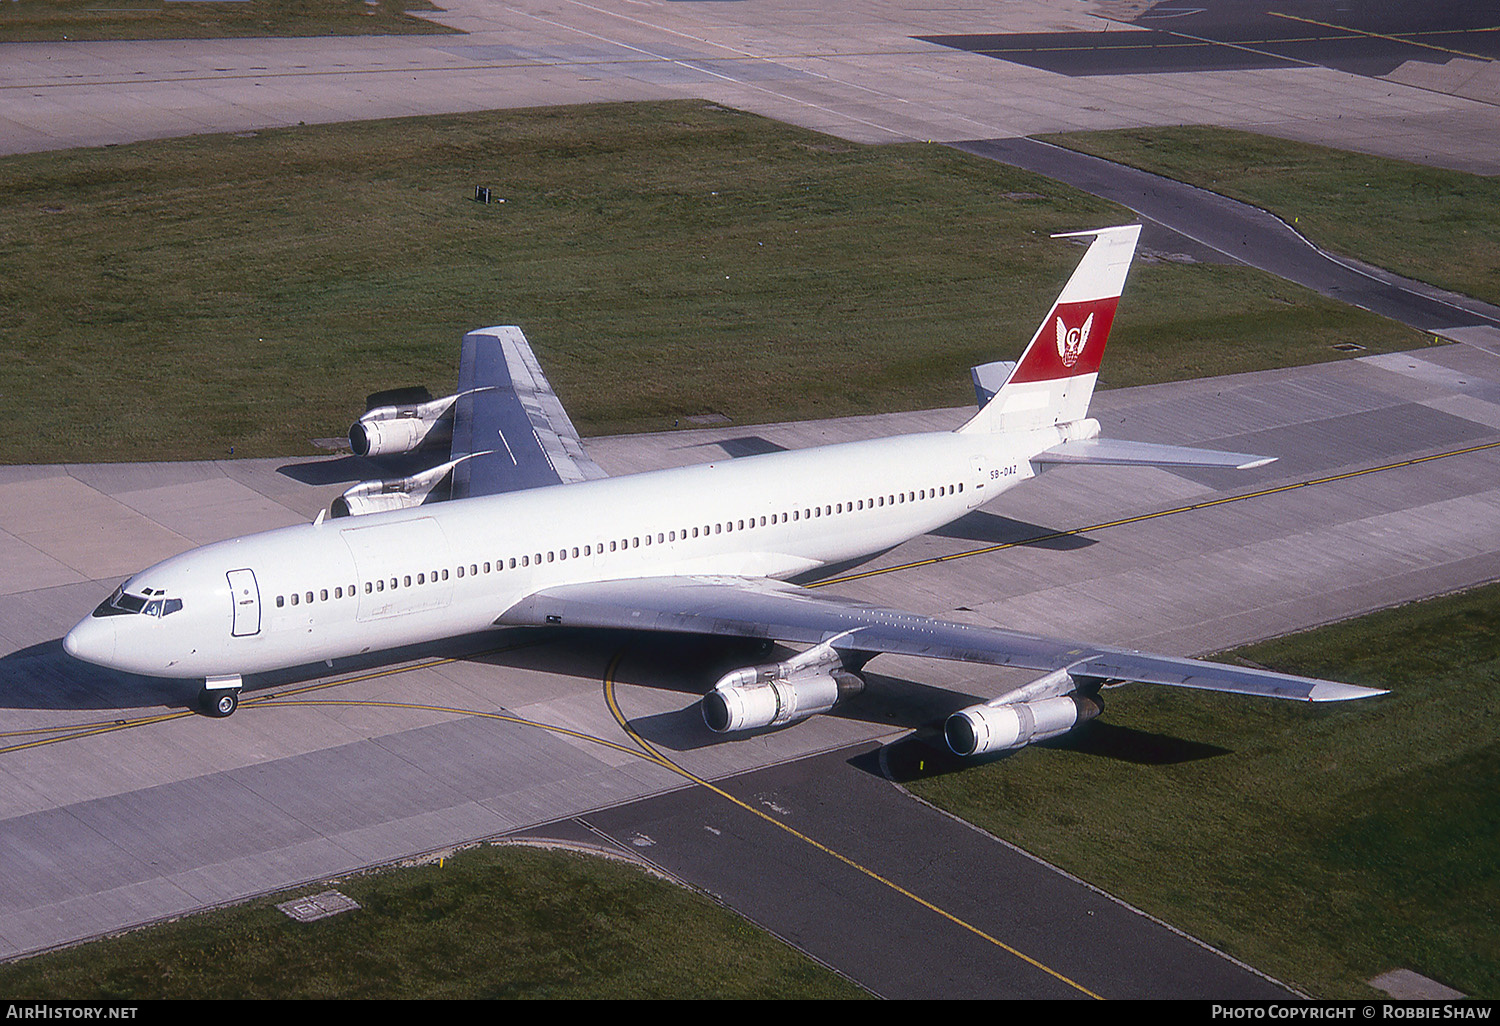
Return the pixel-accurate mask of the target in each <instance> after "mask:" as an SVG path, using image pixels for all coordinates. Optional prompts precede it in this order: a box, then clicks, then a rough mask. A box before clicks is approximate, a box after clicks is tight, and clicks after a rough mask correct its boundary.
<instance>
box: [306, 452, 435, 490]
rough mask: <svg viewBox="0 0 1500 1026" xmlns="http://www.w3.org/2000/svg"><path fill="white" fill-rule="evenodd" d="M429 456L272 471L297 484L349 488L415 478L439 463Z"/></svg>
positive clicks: (347, 459)
mask: <svg viewBox="0 0 1500 1026" xmlns="http://www.w3.org/2000/svg"><path fill="white" fill-rule="evenodd" d="M441 462H442V460H441V459H435V458H434V457H433V454H432V453H420V452H419V453H410V454H407V455H404V456H382V457H381V458H380V459H379V460H378V461H377V460H371V459H366V458H365V457H363V456H352V455H348V456H336V457H334V458H332V459H325V460H313V461H310V462H307V463H288V464H286V465H284V466H280V467H277V468H276V473H278V474H280V475H282V476H283V477H289V478H291V479H292V480H293V481H296V482H297V483H298V484H305V485H314V486H316V485H331V484H353V483H354V482H357V481H374V480H376V479H382V480H383V479H385V478H392V477H405V476H407V475H409V474H418V473H421V472H422V471H424V470H426V469H428V468H429V467H435V466H437V465H438V464H439V463H441Z"/></svg>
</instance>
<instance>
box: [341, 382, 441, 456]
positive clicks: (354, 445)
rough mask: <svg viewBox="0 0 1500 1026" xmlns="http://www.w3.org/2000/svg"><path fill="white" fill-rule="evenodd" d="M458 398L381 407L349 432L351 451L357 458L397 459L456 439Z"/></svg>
mask: <svg viewBox="0 0 1500 1026" xmlns="http://www.w3.org/2000/svg"><path fill="white" fill-rule="evenodd" d="M457 399H458V396H456V395H450V396H446V397H445V398H442V399H432V400H429V401H428V402H422V403H410V404H402V405H399V406H377V407H374V408H373V409H370V410H367V411H365V414H364V416H362V417H360V418H359V420H357V421H355V422H354V424H353V426H352V427H350V428H349V447H350V448H351V449H353V450H354V455H356V456H397V455H400V454H401V453H407V452H413V451H415V450H416V449H419V448H422V447H424V446H429V445H439V444H442V443H445V442H448V441H449V440H451V439H452V437H453V415H452V411H453V404H454V402H455V401H456V400H457Z"/></svg>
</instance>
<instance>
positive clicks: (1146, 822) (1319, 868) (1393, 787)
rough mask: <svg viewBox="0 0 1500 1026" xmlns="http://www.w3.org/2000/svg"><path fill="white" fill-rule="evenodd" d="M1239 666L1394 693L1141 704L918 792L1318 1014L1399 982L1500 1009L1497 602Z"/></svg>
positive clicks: (1354, 627)
mask: <svg viewBox="0 0 1500 1026" xmlns="http://www.w3.org/2000/svg"><path fill="white" fill-rule="evenodd" d="M1236 655H1237V656H1239V657H1242V658H1246V659H1249V660H1252V661H1253V662H1255V663H1258V664H1260V665H1264V666H1270V667H1272V668H1274V669H1278V670H1284V671H1289V672H1294V673H1300V674H1307V675H1312V676H1320V677H1328V678H1333V679H1335V680H1343V681H1349V682H1352V683H1358V684H1365V685H1371V686H1376V687H1386V688H1390V689H1392V693H1391V694H1390V695H1386V696H1382V697H1379V698H1374V699H1369V700H1366V701H1362V702H1350V703H1341V704H1338V705H1333V706H1305V705H1300V704H1295V703H1283V702H1274V701H1266V700H1263V699H1253V698H1237V697H1235V696H1230V695H1214V694H1206V693H1197V692H1184V691H1177V690H1174V689H1170V688H1148V687H1144V686H1135V687H1127V688H1122V689H1119V690H1116V691H1113V692H1110V693H1108V694H1107V696H1106V704H1105V712H1104V716H1103V718H1102V719H1100V720H1098V721H1095V722H1094V723H1093V724H1090V727H1089V728H1088V730H1087V732H1086V733H1084V734H1083V735H1081V736H1080V737H1079V738H1077V739H1075V740H1065V741H1062V742H1059V743H1055V744H1044V745H1042V746H1039V747H1032V748H1028V749H1024V750H1023V751H1021V752H1019V753H1017V754H1015V755H1013V756H1011V757H1009V758H1001V759H997V760H994V761H992V762H989V763H988V764H985V765H981V766H973V767H969V768H965V769H964V770H963V771H962V772H955V773H950V774H948V775H945V776H938V777H933V778H929V779H927V780H923V781H918V782H914V783H912V784H911V785H909V786H911V788H912V790H914V791H915V792H916V793H917V794H919V795H920V796H922V797H923V798H926V799H928V800H929V801H932V802H934V803H935V804H938V805H940V806H941V807H943V808H945V809H948V810H950V811H952V812H954V813H955V814H957V815H959V816H961V817H962V818H964V819H966V820H968V821H970V822H972V823H976V824H978V825H979V826H982V827H984V828H985V829H987V830H989V831H991V832H993V833H995V834H997V835H998V836H1000V837H1003V838H1005V839H1006V840H1009V841H1012V842H1014V843H1016V844H1018V845H1020V846H1021V847H1023V848H1025V849H1026V850H1027V851H1030V852H1033V853H1035V854H1037V855H1039V856H1040V857H1042V858H1044V859H1046V860H1048V861H1050V862H1053V863H1055V864H1056V865H1059V866H1061V867H1062V868H1064V869H1066V870H1069V871H1070V872H1072V873H1075V874H1077V875H1079V876H1081V877H1083V878H1084V879H1085V880H1088V881H1089V882H1090V883H1092V884H1095V885H1097V886H1099V887H1102V888H1104V889H1105V890H1107V891H1109V892H1110V893H1112V894H1116V895H1118V896H1119V897H1121V898H1124V899H1125V900H1126V901H1128V902H1130V903H1132V904H1133V905H1135V906H1137V907H1138V908H1141V909H1144V910H1145V911H1147V912H1149V913H1151V914H1153V915H1155V916H1158V917H1160V918H1162V919H1164V920H1166V921H1167V922H1169V923H1171V924H1173V925H1174V926H1177V927H1180V928H1182V929H1184V930H1186V931H1187V932H1188V933H1190V934H1192V935H1194V936H1196V937H1198V938H1200V939H1202V940H1204V941H1206V942H1208V943H1209V944H1212V945H1214V946H1215V947H1218V948H1219V949H1221V950H1223V951H1226V952H1228V953H1229V954H1231V955H1234V956H1236V957H1238V958H1240V959H1242V960H1244V961H1246V962H1248V963H1250V964H1251V965H1253V966H1255V967H1257V968H1259V969H1261V970H1264V971H1265V972H1268V973H1270V974H1271V975H1272V976H1275V977H1277V978H1278V979H1281V980H1283V981H1285V982H1287V983H1290V984H1292V985H1293V986H1295V987H1297V988H1299V989H1301V990H1303V991H1304V992H1306V993H1309V994H1311V995H1313V996H1314V997H1323V998H1350V997H1354V998H1360V997H1365V998H1369V997H1377V996H1379V994H1378V992H1376V991H1374V990H1373V989H1371V988H1370V987H1368V986H1367V985H1366V983H1365V981H1367V980H1369V979H1371V978H1373V977H1375V976H1377V975H1379V974H1381V973H1383V972H1386V971H1387V970H1390V969H1395V968H1407V969H1412V970H1415V971H1416V972H1418V973H1421V974H1423V975H1425V976H1428V977H1431V978H1433V979H1436V980H1438V981H1439V982H1442V983H1445V984H1447V985H1448V986H1450V987H1453V988H1455V989H1457V990H1459V991H1462V992H1463V993H1465V994H1468V995H1470V996H1473V997H1482V998H1489V999H1493V998H1495V997H1496V996H1497V995H1500V803H1497V801H1496V797H1495V796H1496V795H1497V794H1500V730H1497V727H1500V714H1497V713H1496V711H1495V702H1494V693H1495V681H1496V678H1497V677H1500V586H1491V587H1488V588H1481V589H1478V590H1476V591H1472V592H1469V593H1466V594H1462V595H1456V596H1451V597H1447V598H1442V599H1437V600H1433V601H1430V602H1424V603H1417V604H1413V605H1409V606H1405V607H1401V608H1397V609H1393V610H1388V611H1386V612H1382V613H1377V614H1374V615H1371V616H1367V617H1362V618H1360V619H1357V620H1351V621H1349V622H1347V623H1343V624H1336V625H1333V626H1331V627H1326V628H1323V629H1320V630H1317V631H1312V632H1308V633H1306V634H1300V635H1295V636H1291V637H1287V638H1283V639H1280V640H1277V641H1271V642H1266V643H1264V644H1260V645H1254V646H1251V647H1249V648H1245V649H1241V650H1239V651H1238V652H1237V653H1236Z"/></svg>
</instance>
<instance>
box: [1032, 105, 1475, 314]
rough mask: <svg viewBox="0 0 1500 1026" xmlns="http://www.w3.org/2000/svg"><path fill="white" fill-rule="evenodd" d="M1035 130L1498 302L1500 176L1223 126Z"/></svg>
mask: <svg viewBox="0 0 1500 1026" xmlns="http://www.w3.org/2000/svg"><path fill="white" fill-rule="evenodd" d="M1040 138H1043V139H1046V140H1047V141H1049V142H1055V143H1057V144H1059V145H1062V146H1067V147H1069V148H1071V149H1075V150H1082V151H1083V152H1085V153H1092V154H1094V155H1096V156H1100V157H1106V158H1108V159H1109V160H1113V161H1117V162H1118V163H1121V164H1128V165H1130V166H1131V167H1138V168H1141V169H1143V170H1146V171H1154V172H1156V173H1157V174H1161V175H1165V176H1166V177H1168V178H1175V179H1177V180H1179V181H1183V182H1191V183H1192V184H1194V185H1198V186H1202V187H1203V188H1205V189H1210V190H1212V191H1214V192H1217V193H1221V194H1223V195H1225V196H1231V197H1233V198H1235V199H1239V200H1244V201H1245V202H1247V203H1253V204H1254V205H1256V206H1258V207H1261V208H1263V209H1265V210H1269V211H1271V212H1272V213H1275V214H1278V215H1279V216H1280V217H1281V218H1282V219H1283V220H1285V221H1287V222H1289V223H1295V226H1296V228H1297V229H1298V230H1299V231H1301V232H1302V234H1304V235H1306V236H1307V237H1308V238H1309V239H1311V240H1312V241H1313V242H1316V243H1317V244H1318V245H1319V246H1322V247H1323V248H1325V249H1328V250H1331V251H1333V252H1335V253H1340V254H1342V255H1345V256H1352V257H1357V258H1359V259H1361V260H1364V261H1366V262H1368V263H1372V264H1375V265H1376V266H1378V267H1383V268H1385V269H1386V270H1388V271H1395V272H1396V273H1398V274H1403V275H1406V276H1407V277H1409V278H1415V279H1416V280H1417V281H1425V282H1428V283H1429V284H1432V285H1438V286H1441V287H1442V288H1446V289H1450V290H1452V291H1454V292H1459V293H1462V294H1464V295H1468V296H1473V297H1475V298H1476V299H1483V300H1485V301H1487V302H1490V303H1500V177H1488V178H1487V177H1484V176H1481V175H1471V174H1465V173H1463V172H1461V171H1447V170H1444V169H1442V168H1435V167H1427V166H1424V165H1421V164H1411V163H1407V162H1406V161H1401V160H1390V159H1387V158H1385V157H1371V156H1367V155H1365V154H1362V153H1349V152H1346V151H1344V150H1334V149H1329V148H1327V147H1324V146H1311V145H1308V144H1306V143H1298V142H1289V141H1287V140H1285V139H1273V138H1271V137H1270V136H1264V135H1252V134H1251V133H1249V132H1236V131H1233V130H1231V129H1227V128H1204V127H1191V126H1173V127H1167V128H1138V129H1125V130H1120V131H1113V132H1074V133H1067V134H1062V135H1046V136H1041V137H1040Z"/></svg>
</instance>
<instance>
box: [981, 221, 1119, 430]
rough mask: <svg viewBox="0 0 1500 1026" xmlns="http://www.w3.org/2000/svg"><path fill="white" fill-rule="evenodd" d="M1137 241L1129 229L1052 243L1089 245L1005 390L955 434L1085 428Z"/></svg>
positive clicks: (1101, 231)
mask: <svg viewBox="0 0 1500 1026" xmlns="http://www.w3.org/2000/svg"><path fill="white" fill-rule="evenodd" d="M1140 234H1141V226H1140V225H1138V224H1132V225H1122V226H1121V227H1118V228H1100V229H1097V230H1095V231H1087V232H1069V233H1067V234H1065V235H1054V236H1053V238H1074V237H1078V236H1090V235H1091V236H1093V237H1094V241H1093V243H1092V244H1090V246H1089V248H1088V252H1086V253H1085V254H1084V255H1083V260H1082V261H1080V262H1079V264H1078V268H1077V269H1076V270H1075V271H1074V272H1073V276H1072V277H1071V278H1069V279H1068V284H1067V285H1065V286H1063V290H1062V294H1061V295H1059V296H1058V297H1057V302H1055V303H1053V304H1052V310H1051V312H1049V313H1048V314H1047V316H1046V318H1044V319H1043V321H1042V325H1041V327H1039V328H1037V330H1036V334H1035V335H1033V336H1032V337H1031V344H1030V345H1028V346H1027V347H1026V351H1025V352H1024V353H1022V354H1021V359H1020V361H1019V362H1018V363H1017V364H1016V365H1015V367H1014V369H1013V370H1011V372H1010V374H1009V376H1008V377H1007V378H1006V379H1005V384H1004V385H1002V386H1001V387H1000V390H999V391H998V392H996V393H995V395H994V398H992V399H991V400H990V401H989V402H987V403H985V404H984V406H983V408H981V409H980V411H979V413H978V414H977V415H975V417H974V418H973V419H972V420H970V421H969V422H968V423H967V424H965V425H964V426H963V427H961V428H959V429H958V430H959V431H961V432H979V433H991V434H993V433H1000V432H1005V431H1028V430H1032V429H1034V428H1044V427H1050V426H1052V425H1054V424H1066V423H1068V422H1070V421H1075V420H1082V419H1083V418H1084V417H1085V416H1086V415H1087V414H1088V409H1089V400H1090V399H1092V398H1093V395H1094V382H1095V381H1096V380H1097V379H1098V377H1099V361H1100V359H1101V358H1102V357H1103V355H1104V343H1105V341H1106V340H1107V339H1108V338H1109V328H1110V325H1111V324H1113V323H1114V319H1115V307H1116V306H1117V305H1118V304H1119V301H1120V293H1121V291H1122V290H1123V289H1124V287H1125V274H1126V272H1127V271H1129V270H1130V261H1131V259H1132V258H1133V257H1134V256H1135V246H1136V241H1137V240H1138V239H1139V238H1140ZM991 366H992V365H991ZM978 369H979V368H976V370H978ZM976 380H978V377H977V376H976Z"/></svg>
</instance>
